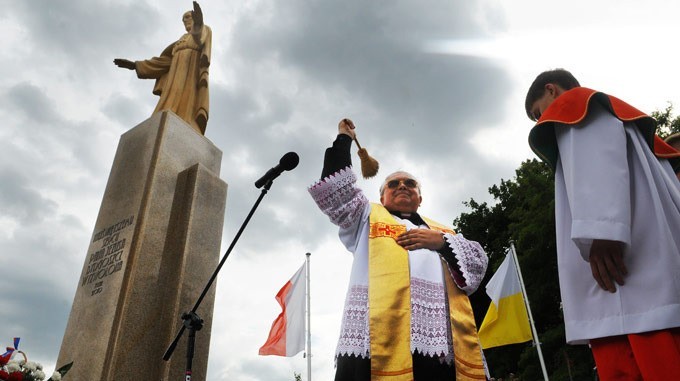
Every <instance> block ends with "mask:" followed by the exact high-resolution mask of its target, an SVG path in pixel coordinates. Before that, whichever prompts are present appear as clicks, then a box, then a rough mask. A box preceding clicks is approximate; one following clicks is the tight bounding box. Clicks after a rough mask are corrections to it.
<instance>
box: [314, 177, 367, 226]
mask: <svg viewBox="0 0 680 381" xmlns="http://www.w3.org/2000/svg"><path fill="white" fill-rule="evenodd" d="M356 182H357V177H356V175H355V174H354V171H353V170H352V167H347V168H345V169H341V170H340V171H338V172H336V173H334V174H332V175H330V176H328V177H326V178H325V179H323V180H319V181H317V182H316V183H314V184H312V186H310V187H309V188H308V191H309V194H311V195H312V198H313V199H314V201H315V202H316V205H317V206H318V207H319V209H321V211H322V212H323V213H324V214H325V215H327V216H328V218H330V220H331V222H332V223H334V224H335V225H338V226H340V227H341V228H345V229H346V228H349V227H350V226H352V225H353V224H354V223H356V222H357V221H358V220H359V219H360V218H361V213H362V211H363V210H364V208H365V206H366V205H367V204H368V199H367V198H366V196H365V195H364V193H363V192H362V191H361V189H359V188H357V187H356V185H355V184H356Z"/></svg>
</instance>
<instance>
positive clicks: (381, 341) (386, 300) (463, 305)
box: [368, 204, 486, 381]
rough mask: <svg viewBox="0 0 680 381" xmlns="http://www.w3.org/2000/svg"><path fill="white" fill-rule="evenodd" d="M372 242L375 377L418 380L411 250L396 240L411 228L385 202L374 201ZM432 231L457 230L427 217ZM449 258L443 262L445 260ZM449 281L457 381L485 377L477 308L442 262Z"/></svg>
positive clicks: (370, 294) (371, 328)
mask: <svg viewBox="0 0 680 381" xmlns="http://www.w3.org/2000/svg"><path fill="white" fill-rule="evenodd" d="M371 206H372V207H371V214H370V217H369V223H370V230H369V236H368V238H369V240H368V311H369V313H368V319H369V320H368V321H369V323H368V324H369V333H370V338H371V380H372V381H382V380H390V381H402V380H404V381H410V380H413V358H412V357H411V289H410V285H411V278H410V275H409V263H408V252H407V251H406V250H405V249H404V248H403V247H401V246H399V245H398V244H397V242H396V238H397V237H398V236H399V235H401V234H402V233H404V232H406V226H404V225H401V224H398V223H397V221H396V220H395V219H394V217H393V216H392V215H391V214H390V213H389V212H388V211H387V209H385V208H384V207H383V206H382V205H380V204H372V205H371ZM423 220H425V222H426V223H427V224H428V226H429V227H430V228H431V229H434V230H438V231H442V232H446V233H453V234H455V232H454V231H453V230H451V229H449V228H447V227H446V226H444V225H441V224H439V223H437V222H435V221H432V220H430V219H426V218H423ZM442 261H443V260H442ZM442 271H444V278H445V279H446V294H447V298H448V305H449V316H450V321H451V332H452V333H453V348H454V358H455V366H456V380H484V379H486V376H485V374H484V365H483V363H482V355H481V348H480V346H479V340H478V338H477V327H476V326H475V319H474V315H473V314H472V307H471V306H470V300H469V299H468V297H467V295H465V293H464V292H463V291H462V290H460V289H459V288H458V287H457V286H456V285H455V284H454V282H453V279H452V278H451V275H450V274H449V270H448V267H447V265H446V263H445V262H442Z"/></svg>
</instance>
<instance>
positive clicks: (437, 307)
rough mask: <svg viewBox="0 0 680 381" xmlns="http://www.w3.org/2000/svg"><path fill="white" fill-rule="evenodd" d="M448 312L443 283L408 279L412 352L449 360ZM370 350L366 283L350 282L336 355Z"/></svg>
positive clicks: (365, 354)
mask: <svg viewBox="0 0 680 381" xmlns="http://www.w3.org/2000/svg"><path fill="white" fill-rule="evenodd" d="M448 314H449V307H448V303H447V300H446V290H445V288H444V285H443V284H440V283H434V282H429V281H426V280H423V279H418V278H412V279H411V353H415V352H418V353H420V354H422V355H424V356H429V357H436V358H439V359H440V360H441V361H442V362H446V363H449V364H450V363H452V361H453V347H452V343H453V340H452V338H451V329H450V324H449V317H448ZM370 352H371V341H370V334H369V327H368V286H363V285H353V286H351V287H350V289H349V291H348V293H347V301H346V302H345V310H344V312H343V316H342V326H341V329H340V339H339V340H338V346H337V349H336V351H335V357H336V359H337V357H338V356H356V357H360V358H370V357H371V355H370Z"/></svg>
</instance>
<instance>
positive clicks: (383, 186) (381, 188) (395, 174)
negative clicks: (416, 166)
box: [380, 171, 422, 197]
mask: <svg viewBox="0 0 680 381" xmlns="http://www.w3.org/2000/svg"><path fill="white" fill-rule="evenodd" d="M396 176H402V177H407V178H409V179H413V180H415V181H416V184H418V185H417V186H416V187H417V188H418V195H420V196H422V193H421V192H420V181H418V179H417V178H416V177H415V176H413V175H412V174H410V173H408V172H406V171H396V172H392V173H390V174H389V175H387V177H385V180H384V181H383V183H382V185H381V186H380V196H381V197H382V195H383V193H385V187H386V186H387V180H389V179H390V178H392V177H396Z"/></svg>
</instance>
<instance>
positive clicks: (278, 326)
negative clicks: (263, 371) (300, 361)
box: [260, 263, 307, 357]
mask: <svg viewBox="0 0 680 381" xmlns="http://www.w3.org/2000/svg"><path fill="white" fill-rule="evenodd" d="M306 270H307V263H304V264H303V265H302V267H300V269H299V270H298V271H297V272H296V273H295V275H293V277H292V278H291V279H290V280H289V281H288V282H286V284H284V285H283V287H281V290H279V293H278V294H276V300H277V301H278V302H279V304H280V305H281V308H282V309H283V311H282V312H281V314H280V315H279V317H277V318H276V320H274V323H273V324H272V329H271V330H270V331H269V338H268V339H267V342H266V343H264V345H263V346H262V348H260V355H262V356H267V355H275V356H286V357H291V356H295V355H296V354H298V353H300V351H302V350H304V349H305V273H306Z"/></svg>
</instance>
